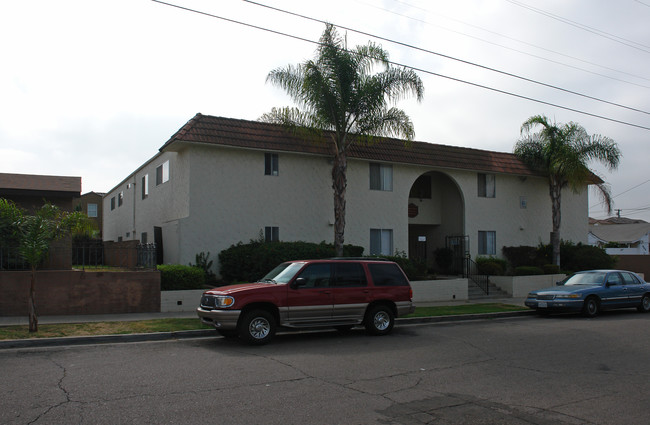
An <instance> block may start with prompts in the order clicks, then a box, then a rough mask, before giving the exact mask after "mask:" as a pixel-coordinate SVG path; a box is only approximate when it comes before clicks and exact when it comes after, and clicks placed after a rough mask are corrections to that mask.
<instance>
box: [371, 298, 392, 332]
mask: <svg viewBox="0 0 650 425" xmlns="http://www.w3.org/2000/svg"><path fill="white" fill-rule="evenodd" d="M394 324H395V316H394V315H393V311H392V310H391V309H390V308H389V307H387V306H385V305H377V306H374V307H372V308H370V310H368V313H366V320H365V326H366V331H368V333H369V334H371V335H386V334H387V333H389V332H390V331H391V330H392V329H393V325H394Z"/></svg>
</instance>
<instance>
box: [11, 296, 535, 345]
mask: <svg viewBox="0 0 650 425" xmlns="http://www.w3.org/2000/svg"><path fill="white" fill-rule="evenodd" d="M520 310H527V308H525V307H521V306H517V305H511V304H500V303H486V304H462V305H455V306H440V307H417V308H416V309H415V313H413V314H410V315H408V316H406V317H431V316H449V315H457V314H478V313H496V312H504V311H520ZM195 329H211V327H210V326H208V325H204V324H202V323H201V322H200V321H199V319H198V318H196V319H194V318H190V319H155V320H140V321H132V322H90V323H61V324H51V325H50V324H43V325H39V326H38V332H36V333H33V334H30V333H29V327H28V326H27V325H18V326H0V340H7V339H27V338H53V337H65V336H89V335H116V334H131V333H152V332H174V331H187V330H195Z"/></svg>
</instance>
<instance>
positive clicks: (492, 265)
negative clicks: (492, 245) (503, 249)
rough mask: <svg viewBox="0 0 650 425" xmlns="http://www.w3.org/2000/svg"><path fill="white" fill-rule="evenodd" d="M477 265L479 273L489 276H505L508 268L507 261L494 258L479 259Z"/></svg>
mask: <svg viewBox="0 0 650 425" xmlns="http://www.w3.org/2000/svg"><path fill="white" fill-rule="evenodd" d="M476 265H477V266H478V270H479V272H481V273H483V274H486V275H489V276H503V275H504V274H505V272H506V268H507V267H508V263H507V262H506V260H504V259H502V258H494V257H477V258H476Z"/></svg>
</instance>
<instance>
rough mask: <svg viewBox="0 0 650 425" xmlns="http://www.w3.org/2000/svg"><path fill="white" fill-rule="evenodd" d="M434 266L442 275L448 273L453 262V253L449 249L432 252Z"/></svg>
mask: <svg viewBox="0 0 650 425" xmlns="http://www.w3.org/2000/svg"><path fill="white" fill-rule="evenodd" d="M434 256H435V258H436V264H437V265H438V267H440V270H441V271H442V272H443V273H449V271H450V270H451V266H452V263H453V261H454V251H452V250H451V249H449V248H438V249H436V250H435V252H434Z"/></svg>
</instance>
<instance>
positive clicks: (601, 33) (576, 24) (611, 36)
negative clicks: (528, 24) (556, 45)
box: [506, 0, 650, 53]
mask: <svg viewBox="0 0 650 425" xmlns="http://www.w3.org/2000/svg"><path fill="white" fill-rule="evenodd" d="M506 1H507V2H509V3H512V4H514V5H516V6H519V7H523V8H524V9H528V10H531V11H533V12H535V13H539V14H540V15H544V16H546V17H549V18H551V19H555V20H556V21H560V22H563V23H565V24H567V25H571V26H572V27H575V28H579V29H581V30H583V31H587V32H590V33H592V34H595V35H597V36H599V37H603V38H606V39H608V40H612V41H615V42H617V43H620V44H623V45H625V46H628V47H631V48H633V49H637V50H641V51H642V52H645V53H650V50H646V49H644V48H643V47H645V48H648V49H650V46H646V45H645V44H641V43H637V42H636V41H632V40H628V39H625V38H623V37H619V36H617V35H614V34H610V33H608V32H605V31H602V30H599V29H597V28H593V27H590V26H588V25H584V24H581V23H579V22H576V21H572V20H570V19H567V18H563V17H562V16H559V15H555V14H553V13H550V12H546V11H545V10H542V9H538V8H536V7H533V6H529V5H527V4H524V3H522V2H520V1H517V0H506ZM635 44H636V46H635Z"/></svg>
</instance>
